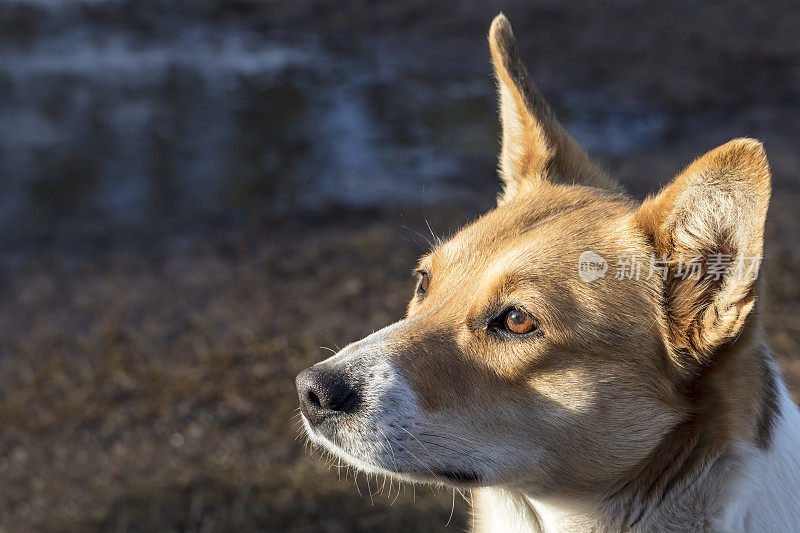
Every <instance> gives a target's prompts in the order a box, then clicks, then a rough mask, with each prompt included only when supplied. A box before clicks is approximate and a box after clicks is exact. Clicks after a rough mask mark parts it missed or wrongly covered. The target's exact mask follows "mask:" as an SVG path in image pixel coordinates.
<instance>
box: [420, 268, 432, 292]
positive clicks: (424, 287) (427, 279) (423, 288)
mask: <svg viewBox="0 0 800 533" xmlns="http://www.w3.org/2000/svg"><path fill="white" fill-rule="evenodd" d="M430 284H431V275H430V274H428V273H427V272H423V271H420V272H419V284H418V285H417V294H420V295H422V294H425V293H426V292H428V285H430Z"/></svg>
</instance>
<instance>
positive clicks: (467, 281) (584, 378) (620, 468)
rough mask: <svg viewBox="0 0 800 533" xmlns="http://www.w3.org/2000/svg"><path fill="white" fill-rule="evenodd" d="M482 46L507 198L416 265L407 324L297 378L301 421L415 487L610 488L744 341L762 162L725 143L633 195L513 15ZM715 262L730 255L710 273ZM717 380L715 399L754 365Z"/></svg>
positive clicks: (691, 405) (739, 423)
mask: <svg viewBox="0 0 800 533" xmlns="http://www.w3.org/2000/svg"><path fill="white" fill-rule="evenodd" d="M489 43H490V48H491V53H492V58H493V63H494V68H495V72H496V77H497V82H498V87H499V99H500V115H501V121H502V135H503V144H502V151H501V155H500V174H501V178H502V181H503V185H504V187H503V192H502V193H501V195H500V196H499V199H498V206H497V208H495V209H494V210H492V211H490V212H489V213H487V214H485V215H484V216H483V217H481V218H480V219H478V220H477V221H475V222H473V223H472V224H470V225H469V226H467V227H465V228H464V229H462V230H461V231H459V232H458V233H457V234H456V235H455V236H454V237H453V238H452V239H450V240H449V241H447V242H444V243H441V244H440V245H438V246H436V247H435V249H433V250H432V251H431V252H430V253H429V254H427V255H426V256H424V257H423V258H422V259H421V260H420V262H419V265H418V266H417V273H418V275H419V282H418V284H417V287H416V290H415V291H414V294H413V295H412V298H411V301H410V303H409V305H408V310H407V314H406V317H405V318H403V319H402V320H400V321H399V322H396V323H394V324H392V325H390V326H388V327H386V328H384V329H382V330H380V331H378V332H376V333H374V334H372V335H370V336H368V337H366V338H365V339H362V340H360V341H358V342H355V343H353V344H350V345H349V346H347V347H345V348H344V349H343V350H341V351H340V352H339V353H337V354H336V355H334V356H333V357H331V358H329V359H327V360H325V361H323V362H321V363H319V364H317V365H314V366H312V367H311V368H308V369H306V370H304V371H303V372H301V373H300V374H299V375H298V377H297V388H298V392H299V396H300V403H301V410H302V413H303V421H304V424H305V427H306V430H307V432H308V435H309V437H310V439H311V440H312V441H313V442H314V443H317V444H319V445H321V446H323V447H324V448H326V449H327V450H328V451H330V452H331V453H332V454H335V455H336V456H339V457H341V458H343V459H345V460H346V461H348V462H349V463H351V464H352V465H354V466H355V467H357V468H360V469H363V470H365V471H368V472H373V473H386V474H391V475H393V476H396V477H399V478H401V479H404V480H407V481H412V482H432V483H447V484H451V485H455V486H459V487H471V486H486V485H503V486H515V487H522V486H524V487H527V488H528V489H530V490H533V491H536V492H538V493H558V492H560V491H567V490H569V491H576V490H577V491H593V490H598V489H601V488H604V487H605V488H608V487H612V486H614V484H618V483H619V482H620V481H621V480H623V479H626V478H629V477H630V476H631V473H632V472H634V471H636V470H637V468H640V465H642V464H643V463H644V462H646V460H647V458H648V457H649V456H651V455H652V454H653V453H654V451H655V450H656V449H657V448H658V447H659V446H660V445H662V444H663V443H664V440H665V438H666V436H667V435H668V434H669V433H670V432H671V431H673V430H674V428H675V427H676V426H677V425H679V424H681V423H683V422H685V421H686V420H688V419H689V418H691V417H692V416H695V415H696V414H697V410H698V407H697V397H696V391H697V387H696V386H695V385H696V384H697V376H699V375H700V374H702V372H703V369H705V368H708V366H709V365H710V364H711V363H712V362H713V359H714V358H715V357H717V355H718V353H719V352H720V351H721V350H724V349H725V347H727V346H729V345H730V344H731V343H732V342H733V341H734V339H737V338H739V337H741V338H742V339H745V340H742V341H740V342H749V341H748V340H747V339H749V338H750V337H752V336H751V335H749V333H748V332H749V331H750V330H751V329H752V327H754V326H752V323H753V320H752V317H753V315H754V313H752V309H753V306H754V302H755V281H754V280H755V276H754V275H753V274H754V269H756V268H757V261H758V258H759V257H760V254H761V249H762V234H763V225H764V218H765V215H766V209H767V203H768V200H769V194H770V184H769V183H770V182H769V171H768V167H767V162H766V157H765V154H764V151H763V149H762V147H761V145H760V144H759V143H758V142H756V141H752V140H746V139H745V140H735V141H731V142H729V143H728V144H725V145H723V146H721V147H719V148H717V149H715V150H713V151H711V152H709V153H708V154H706V155H704V156H702V157H701V158H699V159H698V160H697V161H695V162H694V163H693V164H692V165H690V166H689V167H687V168H686V170H685V171H683V172H682V173H681V174H680V175H679V176H678V177H677V178H675V180H674V181H673V182H672V183H671V184H670V185H668V186H667V187H666V188H665V189H664V190H662V191H661V192H660V193H659V194H657V195H655V196H653V197H650V198H648V199H647V200H646V201H645V202H644V203H643V204H641V205H640V204H637V203H635V202H633V201H632V200H631V199H629V198H628V197H627V196H625V195H624V194H622V193H621V192H620V191H619V190H618V189H617V187H616V185H615V184H614V182H613V181H612V180H611V179H609V178H608V177H607V176H606V175H605V174H604V173H603V172H602V171H601V170H600V169H599V168H598V167H597V165H595V164H594V163H593V162H592V161H591V160H590V159H589V157H588V156H587V155H586V153H585V152H584V151H583V150H582V149H581V148H580V146H578V144H577V143H576V142H575V141H574V139H573V138H572V137H570V136H569V134H568V133H567V132H566V131H565V130H564V128H563V127H562V126H561V125H560V124H559V123H558V122H557V121H556V119H555V117H554V116H553V113H552V111H551V110H550V108H549V106H548V105H547V103H546V102H545V101H544V100H543V98H542V97H541V95H540V94H539V92H538V91H537V89H536V87H535V86H534V85H533V83H532V82H531V80H530V78H529V75H528V73H527V71H526V70H525V68H524V66H523V65H522V63H521V61H520V59H519V57H518V55H517V52H516V50H515V45H514V36H513V34H512V32H511V28H510V26H509V24H508V22H507V20H506V19H505V17H503V16H502V15H500V16H498V17H497V18H496V19H495V21H494V22H493V24H492V27H491V30H490V34H489ZM717 255H719V256H724V257H725V258H729V261H730V263H729V264H727V265H726V266H725V267H724V268H719V269H717V270H719V272H718V273H717V274H714V273H713V272H712V268H711V267H710V266H709V265H710V264H711V262H710V261H709V259H710V258H712V257H716V256H717ZM690 258H695V259H694V261H695V262H696V263H697V262H699V267H697V269H696V270H697V271H696V272H693V273H692V275H690V276H686V275H684V276H680V270H681V269H687V268H688V266H687V265H688V263H691V260H690ZM698 258H699V259H698ZM684 260H686V261H688V262H684ZM737 261H738V262H737ZM621 262H622V263H621ZM620 264H622V267H621V266H620ZM737 269H739V270H737ZM743 270H744V271H746V272H745V274H746V275H742V273H743V272H742V271H743ZM684 274H686V272H684ZM695 274H697V275H695ZM715 379H716V380H717V382H715V383H716V385H714V386H715V387H717V388H715V389H714V390H715V391H716V392H715V393H714V394H712V396H713V397H714V398H715V399H716V400H714V401H721V400H719V397H720V394H722V392H720V390H719V387H730V388H736V387H737V386H740V385H742V380H746V379H747V378H746V377H741V376H736V372H734V371H733V370H731V371H730V372H729V373H728V374H726V375H725V377H724V379H723V378H722V377H718V378H715ZM723 382H724V383H723ZM704 383H705V382H704ZM707 385H708V383H705V385H704V387H705V386H707ZM717 385H718V386H717ZM712 388H714V387H712ZM745 388H746V387H745ZM690 391H694V392H690ZM692 394H695V396H692ZM726 394H727V393H726ZM728 397H731V398H734V400H733V401H735V398H736V397H737V393H736V392H735V391H731V392H730V394H729V395H728V396H726V398H728ZM726 401H728V400H726ZM709 402H710V400H709ZM711 403H713V402H711ZM711 403H709V405H711ZM714 405H717V404H714ZM709 409H711V407H709ZM717 429H718V432H721V433H725V432H737V434H740V435H742V436H743V438H754V435H755V432H756V431H757V428H756V427H755V425H754V424H752V423H751V422H750V419H749V418H747V419H741V420H739V419H738V418H737V419H736V420H733V421H731V420H726V421H725V423H724V424H722V423H721V424H720V425H719V426H718V427H717Z"/></svg>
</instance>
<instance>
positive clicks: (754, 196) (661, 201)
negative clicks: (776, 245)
mask: <svg viewBox="0 0 800 533" xmlns="http://www.w3.org/2000/svg"><path fill="white" fill-rule="evenodd" d="M769 197H770V173H769V166H768V163H767V156H766V154H765V153H764V148H763V146H762V145H761V143H759V142H758V141H755V140H753V139H735V140H733V141H730V142H728V143H727V144H724V145H722V146H720V147H718V148H716V149H714V150H712V151H710V152H708V153H707V154H705V155H704V156H702V157H700V158H699V159H697V160H696V161H695V162H693V163H692V164H691V165H689V166H688V167H687V168H686V170H684V171H683V172H682V173H681V174H679V175H678V176H677V177H676V178H675V179H674V180H673V181H672V183H670V184H669V185H668V186H666V187H665V188H664V189H663V190H662V191H661V192H660V193H659V194H658V195H657V196H655V197H651V198H648V199H647V200H645V201H644V203H643V204H642V207H641V208H640V210H639V212H638V213H637V221H638V223H639V225H640V227H642V228H643V229H644V231H645V232H646V233H647V235H648V236H649V237H650V238H651V239H652V242H653V244H654V246H655V249H656V254H657V256H658V257H659V258H663V257H664V256H666V258H667V259H668V261H666V262H665V263H667V262H668V264H669V267H668V271H667V270H665V271H664V274H665V276H666V280H665V298H666V302H665V305H666V306H667V317H668V320H669V335H670V337H671V342H672V344H673V346H674V347H675V348H677V351H678V352H682V353H687V352H688V353H689V354H691V355H692V356H693V357H694V358H695V359H697V360H699V361H704V360H705V359H706V358H707V357H709V356H710V355H711V354H712V353H713V352H714V351H715V350H716V349H717V348H719V347H720V346H722V345H723V344H726V343H727V342H730V341H731V340H733V339H735V338H736V337H737V336H738V335H739V334H740V333H741V332H742V328H743V326H744V324H745V321H746V319H747V318H748V316H749V315H750V313H751V311H752V309H753V306H754V304H755V298H756V294H755V280H756V277H757V274H758V268H759V266H760V262H761V254H762V247H763V241H764V220H765V218H766V215H767V206H768V204H769ZM698 263H699V265H698Z"/></svg>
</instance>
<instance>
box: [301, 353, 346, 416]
mask: <svg viewBox="0 0 800 533" xmlns="http://www.w3.org/2000/svg"><path fill="white" fill-rule="evenodd" d="M295 385H297V394H298V396H300V410H301V411H302V412H303V414H304V415H305V417H306V418H307V419H308V421H309V422H311V423H312V424H319V423H320V422H322V421H323V420H324V419H325V418H328V417H329V416H331V415H334V414H336V413H352V412H353V411H355V410H356V408H357V407H358V400H359V396H358V393H357V391H356V390H355V389H354V388H353V387H351V386H350V385H348V383H347V382H346V381H345V380H344V378H343V377H342V375H341V374H339V373H337V372H335V371H333V370H331V369H329V368H325V367H321V366H312V367H310V368H306V369H305V370H303V371H302V372H300V373H299V374H297V378H296V379H295Z"/></svg>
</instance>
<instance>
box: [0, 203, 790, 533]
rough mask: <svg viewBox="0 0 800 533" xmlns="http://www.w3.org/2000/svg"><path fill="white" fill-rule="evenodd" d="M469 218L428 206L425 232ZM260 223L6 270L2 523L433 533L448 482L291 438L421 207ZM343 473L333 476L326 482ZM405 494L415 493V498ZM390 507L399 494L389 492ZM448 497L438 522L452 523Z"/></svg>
mask: <svg viewBox="0 0 800 533" xmlns="http://www.w3.org/2000/svg"><path fill="white" fill-rule="evenodd" d="M798 201H800V197H798V196H795V195H789V194H780V195H778V196H777V198H776V199H775V201H774V203H773V207H772V211H771V215H770V219H769V237H768V242H769V251H768V256H767V259H768V260H767V261H766V275H767V277H768V283H767V288H768V295H769V297H768V302H767V307H766V310H765V319H766V320H765V322H766V324H767V329H768V332H769V338H770V341H771V343H772V346H773V348H774V349H775V353H776V355H777V357H778V360H779V361H780V363H781V366H782V367H783V369H784V371H785V373H786V377H787V379H788V381H789V383H790V384H791V386H792V389H793V392H794V394H795V395H797V394H798V393H800V359H798V357H797V354H799V353H800V306H799V305H798V304H799V303H800V250H798V247H797V243H798V239H799V238H800V214H798V212H797V210H796V205H797V202H798ZM471 214H472V213H468V212H466V211H465V210H464V209H451V210H446V209H436V210H433V212H431V209H430V208H429V209H428V215H429V216H428V218H429V219H430V222H431V224H432V226H433V227H434V228H437V230H438V229H444V228H455V227H456V226H457V225H459V224H460V223H462V222H464V221H465V220H466V218H467V217H468V216H470V215H471ZM330 215H331V214H330V213H328V214H322V215H319V216H317V217H312V218H306V219H304V220H302V221H283V222H280V221H275V220H271V219H269V218H257V217H254V218H253V219H251V220H249V221H247V222H243V223H236V224H233V225H228V226H226V227H224V228H222V229H219V228H218V229H214V230H208V231H204V232H202V233H201V234H193V235H190V236H184V237H183V238H177V237H171V238H169V239H163V240H156V241H140V242H137V243H130V242H129V243H126V244H125V245H124V246H123V245H118V244H110V245H104V246H100V245H98V244H94V245H91V244H87V245H85V246H83V247H82V248H81V249H78V250H76V249H75V247H74V246H73V247H71V251H70V252H68V253H67V252H65V251H64V250H63V249H58V247H55V246H54V247H50V248H47V249H40V250H38V251H37V252H36V253H29V252H25V253H19V254H15V255H14V256H13V257H7V258H6V259H5V260H4V261H3V263H2V267H1V268H2V270H0V273H2V278H0V279H2V300H0V304H1V306H0V384H1V386H0V427H2V431H1V432H0V494H2V497H0V516H1V517H2V522H3V523H2V525H3V527H4V528H5V529H6V530H8V531H20V530H22V531H24V530H34V529H35V530H49V531H77V530H86V529H98V528H99V529H103V530H134V531H154V530H180V531H184V530H188V531H210V530H215V531H238V530H243V529H247V530H256V529H257V530H272V531H350V530H356V531H367V530H376V529H386V530H397V528H400V529H402V530H412V531H413V530H426V531H428V530H437V529H444V528H445V525H446V524H447V522H448V517H449V515H450V512H451V505H453V503H452V498H453V496H452V494H451V493H449V492H445V493H439V494H438V495H435V494H433V493H432V492H431V491H430V490H428V489H425V488H418V489H417V490H416V491H413V490H411V488H409V487H406V488H405V489H401V490H400V494H399V496H398V495H397V490H396V488H397V486H396V485H392V486H391V490H390V489H389V486H388V485H387V486H386V487H384V489H383V492H382V494H379V495H374V496H372V497H370V495H369V492H370V491H372V492H376V491H377V490H378V489H379V487H380V485H377V486H376V482H375V480H372V481H371V485H370V486H369V488H368V487H367V482H366V480H365V478H364V476H363V475H362V476H361V477H360V478H359V485H360V493H361V494H360V495H359V493H358V491H357V489H356V487H355V485H354V483H353V476H352V474H349V475H348V474H342V475H339V476H337V472H336V467H335V466H334V467H331V466H330V465H329V464H328V462H327V461H326V460H323V459H321V458H319V457H315V456H311V455H309V454H308V453H306V451H304V449H303V446H302V443H301V442H299V441H297V440H296V428H295V424H294V423H295V421H296V418H295V415H296V406H297V400H296V396H295V392H294V388H293V377H294V375H295V373H296V372H297V371H298V370H300V369H302V368H304V367H305V366H307V365H309V364H311V363H313V362H315V361H317V360H319V359H321V358H323V357H325V356H326V352H325V351H324V350H322V349H320V348H319V347H320V346H328V347H334V346H335V345H337V344H339V345H341V344H344V343H346V342H348V341H350V340H353V339H356V338H359V337H360V336H362V335H364V334H366V333H369V332H370V331H372V330H373V329H375V328H378V327H381V326H383V325H385V324H386V323H388V322H390V321H392V320H395V319H396V318H398V317H399V316H401V314H402V312H403V308H404V305H405V303H406V299H407V298H408V297H409V294H410V293H411V290H412V285H413V282H412V280H411V278H410V277H409V269H410V268H411V267H412V266H413V264H414V259H415V257H416V256H417V255H418V254H419V253H420V251H421V250H422V249H423V248H424V246H426V245H425V243H424V239H423V238H422V237H420V236H418V235H416V234H415V233H414V232H413V231H411V230H409V229H405V228H403V227H401V225H403V226H408V227H410V228H414V229H419V230H422V229H423V228H426V226H425V223H424V221H423V220H422V219H421V218H420V217H419V214H417V215H410V216H401V215H400V214H399V213H397V212H389V211H386V212H380V211H372V212H350V213H343V214H339V216H336V217H332V216H330ZM339 478H340V479H339ZM414 492H416V494H414ZM395 499H396V500H395ZM467 507H468V506H467V504H466V503H465V502H464V501H463V500H462V499H461V498H460V497H456V502H455V517H454V519H453V523H452V524H451V525H449V526H448V528H449V530H459V529H460V528H461V527H462V526H464V525H466V522H467V521H468V517H467V515H466V509H467Z"/></svg>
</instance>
